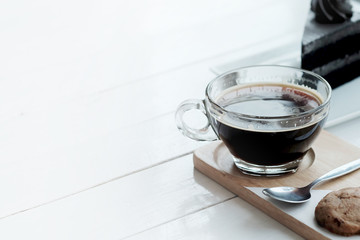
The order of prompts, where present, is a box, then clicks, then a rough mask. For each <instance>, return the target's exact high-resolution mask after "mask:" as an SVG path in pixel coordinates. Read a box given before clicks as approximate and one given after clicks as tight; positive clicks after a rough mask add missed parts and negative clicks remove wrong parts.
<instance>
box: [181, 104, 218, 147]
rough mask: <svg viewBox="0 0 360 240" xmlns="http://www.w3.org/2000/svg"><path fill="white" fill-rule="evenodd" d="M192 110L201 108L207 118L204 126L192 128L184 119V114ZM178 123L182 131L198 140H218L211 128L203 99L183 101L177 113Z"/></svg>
mask: <svg viewBox="0 0 360 240" xmlns="http://www.w3.org/2000/svg"><path fill="white" fill-rule="evenodd" d="M190 110H199V111H201V112H202V113H203V114H204V115H205V117H206V120H207V123H206V125H205V126H204V127H203V128H199V129H196V128H192V127H190V126H189V125H188V124H186V123H185V121H184V114H185V113H186V112H187V111H190ZM175 120H176V125H177V127H178V129H179V130H180V132H182V133H183V134H184V135H185V136H187V137H189V138H191V139H194V140H197V141H215V140H218V137H217V136H216V135H215V133H214V131H213V130H212V128H211V124H210V122H209V119H208V116H207V114H206V109H205V104H204V101H203V100H199V99H189V100H186V101H184V102H182V103H181V104H180V105H179V107H178V108H177V110H176V113H175Z"/></svg>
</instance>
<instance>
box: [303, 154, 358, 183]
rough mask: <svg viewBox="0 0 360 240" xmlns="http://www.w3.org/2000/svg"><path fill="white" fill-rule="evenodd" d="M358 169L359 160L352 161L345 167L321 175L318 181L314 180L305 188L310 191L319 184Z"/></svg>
mask: <svg viewBox="0 0 360 240" xmlns="http://www.w3.org/2000/svg"><path fill="white" fill-rule="evenodd" d="M359 168H360V159H357V160H354V161H352V162H349V163H347V164H345V165H342V166H340V167H338V168H335V169H333V170H331V171H330V172H328V173H326V174H324V175H322V176H321V177H319V178H318V179H316V180H315V181H313V182H312V183H310V184H309V185H308V186H307V187H309V188H310V189H311V188H312V187H314V186H315V185H317V184H319V183H321V182H324V181H327V180H330V179H333V178H337V177H340V176H342V175H345V174H348V173H350V172H352V171H355V170H357V169H359Z"/></svg>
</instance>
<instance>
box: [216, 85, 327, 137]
mask: <svg viewBox="0 0 360 240" xmlns="http://www.w3.org/2000/svg"><path fill="white" fill-rule="evenodd" d="M216 103H217V104H218V105H219V106H221V107H222V108H224V109H225V110H227V111H229V112H233V113H238V114H244V115H247V116H251V117H253V118H255V119H256V120H255V121H251V120H249V119H248V121H246V120H244V121H242V120H241V119H239V118H234V116H232V115H229V114H224V115H222V116H221V117H220V118H219V119H217V120H218V121H220V122H223V123H224V124H227V125H229V126H232V127H234V128H239V129H248V130H253V131H274V130H276V131H287V130H289V129H295V128H303V127H305V126H308V125H309V124H314V123H315V122H317V121H320V120H321V119H318V120H314V121H313V119H312V118H313V116H312V115H311V114H309V115H306V116H305V117H302V118H299V117H296V115H298V114H301V113H305V112H308V111H311V110H313V109H315V108H317V107H319V106H320V105H321V104H322V103H323V99H322V98H321V96H320V95H319V94H318V93H317V92H316V91H314V90H312V89H310V88H308V87H304V86H298V85H292V84H276V83H264V84H249V85H239V86H235V87H232V88H229V89H228V90H226V91H224V92H222V93H221V95H220V96H219V97H218V98H217V99H216ZM261 118H263V119H264V121H261ZM275 118H278V119H275ZM279 118H284V120H279ZM269 119H273V120H269ZM241 122H243V123H241ZM242 124H243V125H242Z"/></svg>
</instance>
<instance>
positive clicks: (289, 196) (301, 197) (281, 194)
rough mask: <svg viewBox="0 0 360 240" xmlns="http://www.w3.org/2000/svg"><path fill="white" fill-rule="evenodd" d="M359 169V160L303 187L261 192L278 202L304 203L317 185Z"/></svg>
mask: <svg viewBox="0 0 360 240" xmlns="http://www.w3.org/2000/svg"><path fill="white" fill-rule="evenodd" d="M359 168H360V159H357V160H355V161H352V162H349V163H347V164H345V165H342V166H340V167H338V168H335V169H333V170H331V171H330V172H328V173H326V174H325V175H323V176H321V177H319V178H318V179H316V180H314V181H313V182H312V183H310V184H309V185H307V186H305V187H300V188H296V187H273V188H265V189H264V190H263V191H262V192H263V194H265V195H266V196H268V197H271V198H274V199H276V200H279V201H283V202H289V203H302V202H306V201H308V200H309V199H310V198H311V194H310V190H311V189H312V188H313V187H314V186H315V185H318V184H319V183H322V182H324V181H328V180H330V179H334V178H337V177H340V176H343V175H345V174H348V173H350V172H352V171H355V170H357V169H359Z"/></svg>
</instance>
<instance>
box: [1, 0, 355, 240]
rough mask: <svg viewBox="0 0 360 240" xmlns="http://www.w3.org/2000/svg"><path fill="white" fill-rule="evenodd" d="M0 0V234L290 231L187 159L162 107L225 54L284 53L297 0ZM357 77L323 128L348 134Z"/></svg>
mask: <svg viewBox="0 0 360 240" xmlns="http://www.w3.org/2000/svg"><path fill="white" fill-rule="evenodd" d="M0 6H1V7H0V31H1V38H0V64H1V65H0V66H1V68H0V69H1V70H0V166H1V168H0V189H1V198H0V239H265V238H266V239H301V238H300V237H299V236H298V235H296V234H295V233H293V232H292V231H290V230H288V229H287V228H285V227H284V226H282V225H281V224H279V223H278V222H276V221H274V220H273V219H271V218H270V217H268V216H266V215H265V214H263V213H262V212H260V211H259V210H257V209H255V208H254V207H252V206H251V205H249V204H248V203H246V202H244V201H243V200H241V199H239V198H238V197H236V196H235V195H234V194H232V193H231V192H229V191H227V190H226V189H224V188H223V187H221V186H220V185H218V184H216V183H215V182H213V181H212V180H210V179H208V178H207V177H205V176H204V175H202V174H201V173H199V172H197V171H196V170H194V168H193V164H192V152H193V150H195V149H196V148H198V147H200V146H202V145H204V144H207V143H206V142H195V141H193V140H190V139H188V138H186V137H184V136H182V135H181V134H180V133H179V132H178V130H177V128H176V126H175V122H174V112H175V109H176V107H177V106H178V104H179V103H180V102H181V101H183V100H185V99H187V98H203V96H204V88H205V86H206V84H207V83H208V82H209V81H210V80H211V79H213V78H214V77H215V76H216V73H219V71H223V70H225V69H226V68H230V67H235V66H243V65H250V64H258V63H284V64H289V65H291V64H292V65H294V64H295V65H296V64H297V62H298V54H299V52H298V51H299V49H300V40H301V35H302V31H303V26H304V22H305V18H306V14H307V12H308V10H309V6H310V5H309V1H303V0H294V1H288V0H256V1H255V0H254V1H247V0H224V1H215V0H210V1H204V0H183V1H166V0H155V1H145V0H135V1H130V0H120V1H116V0H105V1H101V0H94V1H84V0H64V1H46V0H35V1H25V0H15V1H10V0H5V1H2V2H1V4H0ZM357 89H360V80H354V81H353V82H351V83H350V84H347V85H344V86H342V87H340V88H338V89H336V90H335V91H334V98H333V108H332V112H331V116H330V118H329V122H332V123H333V125H332V126H331V127H328V131H331V132H333V133H335V134H336V135H338V136H340V137H341V138H343V139H345V140H346V141H349V142H352V143H354V144H355V145H357V146H359V147H360V131H359V129H360V128H359V127H360V118H357V116H358V115H357V111H358V110H360V107H359V106H357V105H358V103H359V98H360V96H359V94H358V91H357ZM348 114H352V115H348ZM344 116H345V118H344ZM348 116H350V117H348ZM329 126H330V125H329Z"/></svg>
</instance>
